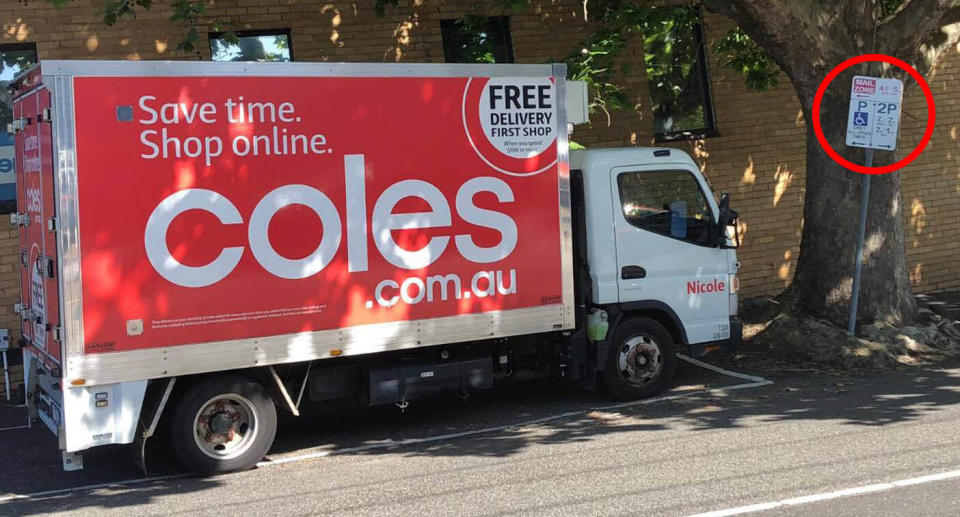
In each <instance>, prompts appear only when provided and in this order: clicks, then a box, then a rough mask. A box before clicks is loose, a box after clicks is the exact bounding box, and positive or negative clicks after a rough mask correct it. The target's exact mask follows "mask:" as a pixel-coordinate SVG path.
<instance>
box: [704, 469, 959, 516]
mask: <svg viewBox="0 0 960 517" xmlns="http://www.w3.org/2000/svg"><path fill="white" fill-rule="evenodd" d="M954 478H960V470H951V471H949V472H940V473H939V474H930V475H927V476H920V477H915V478H909V479H901V480H899V481H891V482H889V483H877V484H875V485H864V486H858V487H853V488H845V489H843V490H834V491H833V492H824V493H822V494H812V495H805V496H801V497H794V498H792V499H784V500H782V501H773V502H769V503H757V504H751V505H747V506H738V507H736V508H727V509H726V510H714V511H712V512H706V513H698V514H696V515H692V516H690V517H727V516H730V515H742V514H745V513H754V512H762V511H766V510H773V509H775V508H782V507H784V506H799V505H801V504H810V503H817V502H820V501H829V500H831V499H839V498H841V497H850V496H853V495H863V494H872V493H874V492H885V491H887V490H893V489H894V488H899V487H905V486H912V485H920V484H923V483H931V482H934V481H943V480H945V479H954Z"/></svg>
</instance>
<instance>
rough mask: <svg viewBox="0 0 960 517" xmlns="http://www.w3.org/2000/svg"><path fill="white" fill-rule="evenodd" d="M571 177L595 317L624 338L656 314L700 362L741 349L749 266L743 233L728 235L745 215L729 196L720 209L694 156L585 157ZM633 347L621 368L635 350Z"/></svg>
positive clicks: (667, 151)
mask: <svg viewBox="0 0 960 517" xmlns="http://www.w3.org/2000/svg"><path fill="white" fill-rule="evenodd" d="M570 168H571V177H572V178H571V191H572V195H573V205H574V208H575V222H574V224H575V227H576V226H578V225H582V230H581V235H583V236H584V238H581V239H580V240H581V241H582V243H581V246H582V247H583V251H582V252H581V256H582V259H583V260H584V264H583V265H582V266H581V267H582V268H583V269H584V272H583V275H582V282H581V283H582V284H586V285H584V286H583V288H581V289H579V291H583V292H584V296H589V304H590V306H591V307H592V309H590V312H591V316H593V318H594V319H595V320H600V321H605V322H607V324H608V325H609V327H608V328H610V329H611V330H614V331H615V329H617V328H618V327H619V326H620V322H621V321H622V320H624V319H627V318H632V317H636V316H638V315H646V316H647V317H649V318H650V319H653V320H655V321H656V322H658V323H659V324H660V325H661V326H662V327H664V328H665V329H666V330H667V331H668V332H669V333H670V334H671V335H670V339H671V341H672V342H673V343H674V344H676V345H681V346H685V347H687V349H688V351H689V352H690V353H692V354H694V355H703V354H705V353H707V352H708V351H712V350H713V349H716V348H719V347H721V346H724V345H726V347H730V348H735V347H736V346H738V345H739V343H740V339H741V333H742V324H741V322H740V321H739V320H738V318H737V290H738V288H739V280H738V278H737V269H738V268H739V265H740V264H739V262H737V257H736V249H735V246H736V244H735V242H734V240H735V239H736V234H735V229H733V230H732V231H733V232H734V233H733V237H734V239H731V238H730V237H729V232H728V227H730V226H731V225H734V224H735V219H736V213H735V212H733V211H731V210H730V209H729V206H728V203H729V201H728V199H729V198H728V197H727V196H726V195H724V196H722V198H721V201H720V202H719V203H718V202H717V200H716V199H715V198H714V195H713V193H712V190H711V189H710V186H709V184H708V183H707V181H706V178H704V177H703V174H701V172H700V169H699V167H698V166H697V164H696V163H695V162H694V161H693V160H692V159H691V158H690V156H689V155H687V154H686V153H684V152H683V151H680V150H677V149H671V148H623V149H590V150H577V151H573V152H571V157H570ZM581 197H582V199H578V198H581ZM580 203H582V206H581V207H580V208H581V209H582V215H577V214H576V212H577V210H576V209H577V208H578V206H577V205H578V204H580ZM577 217H581V218H582V221H577V220H576V219H577ZM575 233H576V232H575ZM583 255H585V256H583ZM648 337H649V338H654V336H648ZM608 340H609V339H608ZM614 341H616V340H614ZM602 342H603V341H601V343H602ZM617 345H624V344H623V343H617ZM624 346H625V349H626V350H625V352H624V355H626V356H628V357H625V358H624V359H625V361H621V363H625V362H629V361H626V359H629V356H630V349H632V348H635V347H631V346H629V345H624ZM654 348H655V347H654ZM603 354H604V352H603V351H600V352H599V354H598V355H599V356H600V357H603ZM608 364H609V363H608ZM638 371H639V370H638ZM621 373H626V374H627V375H629V373H630V372H621ZM635 380H638V379H635ZM641 380H642V379H641ZM608 384H609V383H608Z"/></svg>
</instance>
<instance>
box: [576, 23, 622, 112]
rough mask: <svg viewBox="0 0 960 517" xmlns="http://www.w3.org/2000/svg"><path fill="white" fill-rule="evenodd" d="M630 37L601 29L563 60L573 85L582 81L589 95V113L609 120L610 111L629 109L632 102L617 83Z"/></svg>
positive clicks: (618, 31) (616, 31) (619, 31)
mask: <svg viewBox="0 0 960 517" xmlns="http://www.w3.org/2000/svg"><path fill="white" fill-rule="evenodd" d="M630 34H631V32H630V30H629V29H628V28H622V29H620V30H610V29H604V28H600V29H598V30H596V31H595V32H594V33H593V34H591V35H590V37H589V38H588V39H587V40H586V41H585V42H583V44H582V48H581V49H580V50H579V51H577V52H573V53H571V54H570V55H569V56H567V57H566V59H564V61H565V62H566V63H567V75H568V76H569V78H570V79H572V80H574V81H583V82H584V83H586V85H587V91H588V92H589V94H590V112H591V113H595V112H597V111H602V112H603V113H605V114H606V115H607V117H608V120H609V116H610V112H611V111H617V110H622V109H627V108H629V107H630V101H629V99H628V98H627V96H626V94H624V92H623V90H622V88H621V87H620V86H619V85H617V84H616V82H614V81H615V80H614V76H615V75H616V71H617V68H616V60H617V57H618V56H619V55H620V53H621V52H623V49H624V47H626V43H627V39H628V38H629V35H630Z"/></svg>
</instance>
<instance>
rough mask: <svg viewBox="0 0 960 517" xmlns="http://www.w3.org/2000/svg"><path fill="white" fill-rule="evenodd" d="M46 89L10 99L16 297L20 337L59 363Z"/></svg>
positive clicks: (51, 147)
mask: <svg viewBox="0 0 960 517" xmlns="http://www.w3.org/2000/svg"><path fill="white" fill-rule="evenodd" d="M49 106H50V92H49V91H48V90H47V89H45V88H43V87H42V86H41V87H34V88H33V89H31V90H29V91H27V92H26V93H23V94H21V95H20V96H19V97H17V98H16V99H15V100H14V107H13V118H14V123H15V124H16V125H18V127H19V129H18V130H17V132H16V135H15V146H16V167H17V170H16V174H17V210H18V212H19V213H20V214H23V215H26V216H27V217H28V218H29V221H26V220H24V221H21V224H20V296H21V305H22V307H23V308H24V309H25V310H24V311H23V313H22V314H23V316H24V317H23V325H22V330H23V336H24V338H26V339H27V341H28V342H29V343H30V344H31V345H33V346H34V347H35V348H37V349H39V350H40V351H41V352H43V355H44V356H46V357H47V358H48V359H52V360H54V361H57V362H59V360H60V343H59V342H58V341H55V340H54V339H53V333H52V331H51V330H52V328H54V327H56V326H57V325H59V320H60V317H59V301H58V289H57V279H56V271H57V267H56V266H57V264H56V256H57V251H56V249H57V248H56V240H55V237H56V235H55V234H54V233H53V232H50V231H48V229H47V225H48V224H49V223H48V221H49V219H50V218H51V217H53V215H54V206H55V195H54V184H53V145H52V131H51V127H50V123H49V122H47V121H45V120H44V119H45V117H44V110H45V109H46V108H48V107H49Z"/></svg>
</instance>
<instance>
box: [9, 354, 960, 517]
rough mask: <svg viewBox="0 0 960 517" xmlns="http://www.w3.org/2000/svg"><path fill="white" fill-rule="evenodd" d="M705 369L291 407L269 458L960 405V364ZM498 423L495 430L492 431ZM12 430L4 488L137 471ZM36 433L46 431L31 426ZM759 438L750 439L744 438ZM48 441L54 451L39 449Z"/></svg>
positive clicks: (178, 484)
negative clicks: (752, 384)
mask: <svg viewBox="0 0 960 517" xmlns="http://www.w3.org/2000/svg"><path fill="white" fill-rule="evenodd" d="M705 372H706V371H705V370H701V369H699V368H695V367H692V366H689V365H687V366H686V367H685V368H684V372H683V374H682V375H681V379H682V381H681V385H680V386H678V387H676V388H675V389H674V391H673V392H672V393H673V394H684V396H683V397H677V398H671V399H668V400H661V401H658V402H655V403H651V404H644V405H636V406H631V407H626V408H617V409H608V410H603V409H600V410H595V409H591V408H597V407H601V406H605V405H609V404H610V400H609V399H608V398H605V397H603V396H602V395H599V394H594V393H589V392H585V391H582V390H578V389H575V388H571V387H569V386H566V385H563V384H560V383H543V382H539V383H527V384H517V385H512V386H510V385H508V386H503V387H500V388H498V389H496V390H493V391H491V392H485V393H479V394H476V395H475V396H473V397H471V398H470V399H469V400H468V401H467V402H466V403H461V402H459V401H457V400H456V399H455V398H452V397H451V398H437V399H431V400H427V401H423V402H418V403H416V404H413V405H411V406H410V407H409V408H408V409H407V410H406V411H404V412H401V411H400V410H399V409H398V408H395V407H380V408H367V409H360V408H344V407H338V406H329V407H325V408H321V409H319V410H316V411H313V412H311V413H309V414H307V415H305V416H304V417H302V418H301V419H297V420H295V419H292V418H284V419H283V422H282V424H281V431H280V433H279V434H278V437H277V441H276V444H275V446H274V448H273V449H272V450H271V453H270V456H269V458H271V459H273V460H277V459H283V458H289V457H292V456H293V457H295V456H299V455H303V454H323V453H324V452H329V453H331V454H336V455H339V456H347V457H349V456H353V457H368V456H379V455H399V456H400V457H407V456H410V457H414V456H418V457H431V456H434V457H450V456H461V457H495V458H510V457H512V456H515V455H517V454H519V453H520V452H522V451H524V450H526V449H529V448H531V447H535V446H546V447H547V448H546V449H544V452H543V453H542V454H547V455H549V454H551V452H550V449H549V446H551V445H554V444H570V443H583V444H584V447H599V448H602V447H605V446H607V445H606V444H604V443H603V442H602V441H601V440H598V438H599V437H602V436H605V435H610V434H617V433H624V434H629V436H628V437H627V440H626V441H627V443H629V444H630V445H631V446H636V447H643V446H644V445H643V444H644V443H645V442H652V441H654V440H656V439H658V438H656V437H654V436H653V435H655V434H656V433H645V432H638V431H656V430H681V431H689V432H691V433H702V432H717V433H721V432H723V430H724V429H731V428H739V427H747V426H753V425H763V424H768V423H773V422H787V421H811V420H813V421H817V420H819V421H830V422H832V423H837V422H840V423H842V424H844V425H847V426H852V427H863V428H864V430H866V429H875V428H876V427H877V426H887V425H895V424H909V422H911V421H913V420H916V419H918V418H920V417H921V416H924V415H927V414H930V413H934V412H937V411H940V410H942V409H944V408H947V407H951V406H955V405H957V404H960V364H952V365H947V366H941V367H914V368H903V369H900V370H897V371H894V372H890V373H885V374H879V375H872V376H865V377H840V376H830V375H824V374H792V375H777V376H775V377H774V378H773V380H774V381H775V384H773V385H771V386H766V387H762V388H757V389H750V390H738V391H712V392H708V391H703V389H704V387H722V386H730V385H736V384H742V383H743V381H740V380H738V379H732V378H729V377H722V376H719V375H717V374H713V373H705ZM557 415H562V416H561V417H558V418H555V419H552V420H546V421H542V422H540V423H537V424H535V425H519V426H514V425H513V424H517V423H518V422H526V421H536V420H538V419H544V418H552V417H556V416H557ZM503 426H507V427H503ZM491 428H494V430H490V431H489V432H488V431H485V430H488V429H491ZM456 433H473V434H468V436H466V437H460V438H452V439H443V440H435V441H427V442H423V443H414V444H408V445H404V446H396V444H397V442H401V441H403V440H409V439H422V438H425V437H435V436H439V435H448V434H456ZM631 433H632V434H631ZM42 434H43V435H44V438H43V439H45V440H47V441H50V440H53V437H52V436H50V435H49V433H42ZM854 434H855V433H854ZM13 436H14V435H6V436H5V435H4V434H0V451H2V452H0V454H2V455H3V457H4V463H5V467H4V469H0V493H8V494H9V493H14V494H16V493H21V494H22V493H35V492H37V491H39V490H45V489H51V488H58V487H64V486H79V485H86V484H91V483H99V482H108V481H111V480H117V479H129V478H135V477H138V474H137V472H136V471H135V470H133V468H132V467H130V463H129V460H128V458H127V457H126V456H125V454H126V453H125V452H121V450H108V451H97V452H96V453H91V454H90V455H88V457H87V470H86V471H84V472H83V473H82V474H80V475H82V477H77V476H78V474H77V473H62V472H59V457H58V456H57V455H56V444H55V443H42V444H40V443H35V442H36V439H35V438H31V439H30V440H27V441H22V440H21V441H20V442H17V441H16V440H13V441H11V440H10V439H9V438H8V437H13ZM21 436H25V435H21ZM30 436H39V435H38V434H37V433H30ZM31 440H32V441H31ZM623 443H624V442H623V440H621V441H620V443H619V445H618V446H620V447H623V446H624V445H623ZM41 445H42V447H41ZM783 445H784V446H785V447H790V446H799V445H800V444H790V443H784V444H783ZM749 446H750V444H749V443H748V444H745V445H744V447H749ZM40 450H42V451H43V452H42V453H39V452H38V451H40ZM151 461H152V463H153V465H154V467H157V466H159V467H160V468H157V469H156V470H155V472H154V473H159V474H166V473H176V472H179V467H178V466H177V464H176V463H175V462H173V460H172V451H171V450H170V448H169V445H168V444H165V443H163V442H161V441H156V442H154V443H152V444H151ZM272 468H274V467H269V466H268V467H266V468H265V469H263V471H262V472H255V473H251V474H249V475H257V476H259V475H269V474H268V473H269V472H271V471H272V470H271V469H272ZM317 468H320V469H322V468H323V467H322V466H319V467H317ZM434 474H436V473H435V472H434ZM229 481H230V477H229V476H226V477H222V478H208V479H197V478H183V479H174V480H165V481H157V482H148V483H139V484H136V485H132V486H127V487H121V488H117V489H111V490H109V491H106V492H103V491H94V492H81V493H71V494H63V495H55V496H48V497H44V496H39V497H34V498H32V499H31V500H14V501H10V502H8V503H6V504H5V505H4V504H0V514H3V515H6V514H16V515H25V514H33V513H39V512H46V511H57V510H63V509H78V508H112V507H123V506H127V505H140V504H147V503H150V502H152V501H155V500H157V499H158V498H161V497H166V496H173V495H188V494H191V493H195V492H199V491H206V490H210V489H213V488H217V487H219V486H220V485H221V484H226V483H229ZM374 484H375V483H374Z"/></svg>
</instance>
